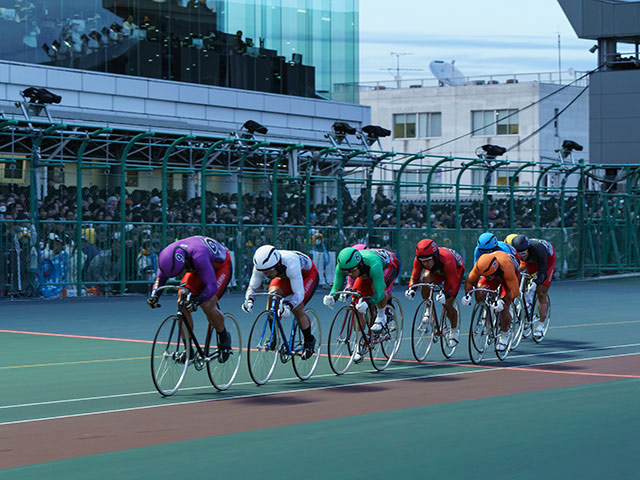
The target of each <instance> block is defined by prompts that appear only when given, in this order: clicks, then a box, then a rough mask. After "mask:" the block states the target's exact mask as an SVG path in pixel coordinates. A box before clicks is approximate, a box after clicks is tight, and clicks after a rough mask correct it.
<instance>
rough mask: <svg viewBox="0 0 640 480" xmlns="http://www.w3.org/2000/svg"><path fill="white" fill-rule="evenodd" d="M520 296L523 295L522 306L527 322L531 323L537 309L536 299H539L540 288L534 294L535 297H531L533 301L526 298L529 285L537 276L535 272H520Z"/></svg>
mask: <svg viewBox="0 0 640 480" xmlns="http://www.w3.org/2000/svg"><path fill="white" fill-rule="evenodd" d="M520 276H521V278H520V296H521V297H522V306H523V308H524V315H525V320H526V322H527V324H528V325H531V323H532V321H533V312H534V310H535V308H534V307H535V305H536V301H537V300H538V289H537V288H536V291H535V294H534V295H533V298H532V299H531V303H529V302H527V301H526V300H527V299H526V295H525V293H526V290H527V287H528V286H529V284H530V282H531V281H533V279H534V278H535V277H536V275H535V274H533V275H531V274H529V273H526V272H521V273H520Z"/></svg>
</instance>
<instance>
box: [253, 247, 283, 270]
mask: <svg viewBox="0 0 640 480" xmlns="http://www.w3.org/2000/svg"><path fill="white" fill-rule="evenodd" d="M281 258H282V256H281V255H280V252H279V251H278V250H277V249H276V247H274V246H273V245H263V246H261V247H260V248H258V249H257V250H256V253H254V255H253V264H254V265H255V267H256V269H257V270H259V271H261V272H266V271H267V270H271V269H272V268H274V267H275V266H276V265H277V264H278V263H280V259H281Z"/></svg>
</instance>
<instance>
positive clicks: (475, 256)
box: [473, 242, 517, 263]
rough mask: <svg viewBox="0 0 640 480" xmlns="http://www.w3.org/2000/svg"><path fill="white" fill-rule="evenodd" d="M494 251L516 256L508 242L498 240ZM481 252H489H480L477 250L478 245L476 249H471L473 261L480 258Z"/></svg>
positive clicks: (514, 250) (475, 261)
mask: <svg viewBox="0 0 640 480" xmlns="http://www.w3.org/2000/svg"><path fill="white" fill-rule="evenodd" d="M495 251H499V252H504V253H510V254H511V255H513V256H516V249H515V248H513V247H512V246H511V245H509V244H508V243H504V242H498V248H497V249H496V250H495ZM483 253H489V252H482V253H481V252H480V251H479V250H478V247H476V249H475V250H474V251H473V263H477V262H478V259H479V258H480V255H482V254H483ZM516 258H517V257H516Z"/></svg>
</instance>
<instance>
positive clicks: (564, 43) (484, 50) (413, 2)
mask: <svg viewBox="0 0 640 480" xmlns="http://www.w3.org/2000/svg"><path fill="white" fill-rule="evenodd" d="M391 6H392V7H391ZM558 34H560V44H561V49H560V58H561V68H562V71H563V72H566V71H568V70H569V68H573V69H574V70H576V71H587V70H590V69H592V68H595V67H596V64H597V54H592V53H590V52H589V48H590V47H591V46H592V45H593V44H594V43H595V42H594V41H592V40H582V39H579V38H578V37H577V36H576V34H575V32H574V31H573V28H572V27H571V25H570V23H569V21H568V20H567V17H566V16H565V15H564V12H563V11H562V9H561V8H560V5H559V4H558V2H557V0H484V1H483V0H395V1H389V0H360V81H361V82H366V81H381V80H387V81H388V80H393V79H394V76H395V74H396V72H395V71H394V72H389V71H387V69H388V68H395V67H396V61H397V57H396V56H394V55H391V52H396V53H408V54H410V55H402V56H400V68H406V69H422V71H405V72H400V74H401V76H402V78H403V79H410V78H433V76H432V74H431V72H430V70H429V63H430V62H431V61H432V60H444V61H446V62H451V61H452V60H455V66H456V67H457V68H458V69H459V70H460V71H461V72H462V73H463V75H465V76H477V75H492V74H493V75H497V74H513V73H534V72H535V73H538V72H557V71H558Z"/></svg>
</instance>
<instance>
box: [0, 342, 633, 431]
mask: <svg viewBox="0 0 640 480" xmlns="http://www.w3.org/2000/svg"><path fill="white" fill-rule="evenodd" d="M608 348H615V347H608ZM632 355H640V353H622V354H618V355H605V356H600V357H590V358H580V359H572V360H557V361H553V362H541V363H534V364H524V365H510V366H508V367H487V368H476V369H473V370H467V371H463V372H452V373H437V374H430V375H418V376H414V377H406V378H389V379H383V380H374V381H369V382H356V383H350V384H345V385H328V386H321V387H313V388H303V389H291V390H284V391H280V392H268V393H254V394H245V395H235V396H231V397H220V398H209V399H206V400H191V401H186V402H176V403H171V404H168V405H147V406H141V407H131V408H121V409H115V410H102V411H98V412H89V413H78V414H74V415H60V416H55V417H44V418H34V419H27V420H17V421H12V422H3V423H0V427H1V426H4V425H15V424H20V423H30V422H41V421H45V420H59V419H65V418H74V417H85V416H91V415H102V414H106V413H118V412H130V411H135V410H144V409H147V408H159V407H173V406H180V405H192V404H197V403H205V402H219V401H224V400H238V399H243V398H253V397H262V396H271V395H283V394H289V393H301V392H311V391H314V390H333V389H337V388H347V387H354V386H361V385H376V384H381V383H392V382H401V381H405V380H421V379H425V378H437V377H449V376H451V377H453V376H459V375H470V374H474V373H485V372H494V371H499V370H512V369H519V368H526V367H535V366H543V365H553V364H558V363H570V362H580V361H589V360H603V359H608V358H617V357H627V356H632ZM418 366H422V365H415V366H407V367H400V368H394V369H393V370H402V369H407V368H415V367H418ZM357 373H366V372H353V374H357ZM546 373H549V374H554V372H546ZM602 375H603V376H607V374H602ZM324 376H333V374H326V375H319V377H324ZM314 378H315V377H314ZM288 380H293V378H290V379H279V380H277V381H288ZM247 383H249V382H247ZM195 388H205V387H195ZM148 393H156V394H157V392H143V393H136V394H130V395H146V394H148ZM121 396H126V395H113V396H105V397H96V398H115V397H121ZM82 400H85V399H76V400H73V399H72V400H67V401H68V402H72V401H82ZM60 402H64V401H57V402H51V403H60ZM43 404H44V403H43ZM29 405H36V404H29ZM20 406H21V405H15V406H12V405H8V406H5V407H3V408H12V407H20ZM24 406H27V405H24Z"/></svg>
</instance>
